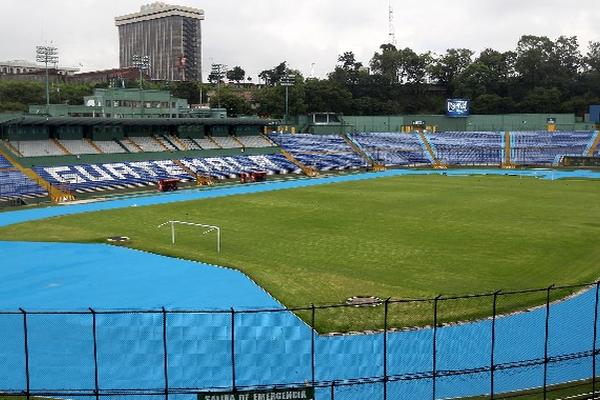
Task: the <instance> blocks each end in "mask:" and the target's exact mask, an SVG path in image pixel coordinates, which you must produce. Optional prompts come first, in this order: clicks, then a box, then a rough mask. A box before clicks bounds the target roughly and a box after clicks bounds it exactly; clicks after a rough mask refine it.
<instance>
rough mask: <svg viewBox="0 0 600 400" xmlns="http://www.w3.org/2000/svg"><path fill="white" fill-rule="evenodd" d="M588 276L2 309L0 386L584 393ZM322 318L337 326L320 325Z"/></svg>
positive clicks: (398, 394)
mask: <svg viewBox="0 0 600 400" xmlns="http://www.w3.org/2000/svg"><path fill="white" fill-rule="evenodd" d="M599 288H600V283H594V284H590V285H576V286H561V287H556V286H551V287H548V288H543V289H538V290H523V291H512V292H502V291H498V292H495V293H487V294H480V295H469V296H438V297H436V298H433V299H405V300H394V299H388V300H381V301H380V300H373V301H372V302H371V303H366V304H365V303H364V302H363V304H362V307H356V306H350V305H345V304H344V305H328V306H311V307H306V308H298V309H271V310H264V309H263V310H235V309H230V310H205V311H200V310H166V309H164V308H163V309H160V310H137V311H129V310H94V309H88V310H78V311H53V312H50V311H34V310H23V309H19V310H14V311H3V312H0V395H2V396H26V397H27V398H30V397H33V396H44V397H56V398H62V397H68V398H76V397H77V398H80V397H84V398H89V399H94V398H95V399H99V398H100V397H102V398H103V399H104V398H115V399H117V398H118V399H124V398H125V397H130V396H131V397H132V396H135V397H136V398H139V397H143V398H148V399H151V398H152V399H156V400H159V399H163V398H164V399H166V400H168V399H169V397H171V398H177V399H178V400H179V399H180V400H187V399H192V398H196V396H198V398H200V399H219V400H221V399H228V400H229V399H238V398H239V399H251V398H253V397H249V396H246V395H247V394H249V393H255V392H256V391H260V393H263V394H265V393H266V395H264V396H266V397H260V396H262V394H261V395H256V397H254V398H257V399H280V398H282V399H283V398H302V396H304V395H305V393H304V394H302V395H299V394H291V393H292V392H289V393H287V394H281V392H279V393H280V394H279V395H276V394H271V395H270V396H271V397H269V391H270V390H271V391H273V390H284V389H285V390H294V389H297V388H311V389H310V390H311V391H312V390H314V396H315V397H316V398H317V399H319V400H321V399H322V400H330V399H331V400H333V399H348V400H351V399H352V400H353V399H357V400H358V399H382V400H388V399H394V400H396V399H397V400H400V399H448V398H469V399H483V398H489V399H494V398H508V397H512V398H543V399H546V398H548V399H550V398H559V397H560V396H559V395H558V394H557V393H567V394H572V393H574V392H573V391H576V392H577V393H584V396H586V395H589V396H590V397H576V398H595V397H594V396H595V395H596V393H597V391H600V390H598V389H599V388H597V387H596V386H597V385H596V374H597V372H598V371H597V358H596V357H597V355H598V346H597V336H598V335H597V328H598V299H599ZM365 306H366V307H365ZM312 328H316V329H312ZM367 328H371V329H372V330H371V331H364V329H367ZM332 329H339V330H340V331H344V333H319V332H318V331H321V332H322V331H326V330H327V331H331V330H332ZM358 330H360V332H358ZM249 391H254V392H249ZM294 393H299V392H294ZM311 393H312V392H311ZM210 396H212V397H210ZM219 396H222V397H219ZM227 396H233V397H227ZM244 396H246V397H244ZM285 396H289V397H285ZM294 396H298V397H294ZM311 396H312V394H311ZM565 397H566V395H565Z"/></svg>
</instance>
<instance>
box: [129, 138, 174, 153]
mask: <svg viewBox="0 0 600 400" xmlns="http://www.w3.org/2000/svg"><path fill="white" fill-rule="evenodd" d="M129 140H131V141H132V142H133V143H135V144H137V145H138V146H139V147H140V148H141V149H142V150H143V151H144V152H157V151H165V148H164V147H163V146H161V144H160V142H159V141H158V140H157V139H156V138H155V137H153V136H130V137H129Z"/></svg>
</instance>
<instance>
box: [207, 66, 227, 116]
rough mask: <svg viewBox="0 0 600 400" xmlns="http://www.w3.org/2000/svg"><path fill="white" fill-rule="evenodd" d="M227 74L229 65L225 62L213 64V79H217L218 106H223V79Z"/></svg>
mask: <svg viewBox="0 0 600 400" xmlns="http://www.w3.org/2000/svg"><path fill="white" fill-rule="evenodd" d="M226 74H227V65H225V64H212V65H211V75H212V76H213V79H216V80H217V107H218V108H221V91H220V87H221V79H223V78H225V75H226Z"/></svg>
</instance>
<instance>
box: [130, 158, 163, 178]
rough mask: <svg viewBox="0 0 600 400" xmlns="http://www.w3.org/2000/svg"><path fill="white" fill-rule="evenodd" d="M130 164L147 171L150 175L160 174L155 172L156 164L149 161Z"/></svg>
mask: <svg viewBox="0 0 600 400" xmlns="http://www.w3.org/2000/svg"><path fill="white" fill-rule="evenodd" d="M129 165H130V166H132V167H135V168H139V169H141V170H143V171H145V172H147V173H148V175H150V176H158V174H157V173H156V172H154V168H153V167H154V166H153V165H152V163H151V162H149V161H138V162H132V163H129Z"/></svg>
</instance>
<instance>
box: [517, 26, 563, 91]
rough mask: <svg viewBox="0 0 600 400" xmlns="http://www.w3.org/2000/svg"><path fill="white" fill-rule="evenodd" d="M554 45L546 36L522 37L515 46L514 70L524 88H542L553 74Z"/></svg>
mask: <svg viewBox="0 0 600 400" xmlns="http://www.w3.org/2000/svg"><path fill="white" fill-rule="evenodd" d="M553 54H554V43H553V42H552V41H551V40H550V39H548V38H547V37H546V36H533V35H525V36H522V37H521V39H520V40H519V43H518V44H517V58H516V61H515V70H516V72H517V74H518V75H519V77H520V82H521V84H522V85H524V86H525V87H526V88H529V89H531V88H534V87H544V86H547V85H548V78H549V76H550V75H551V74H552V73H553V71H552V62H551V60H552V57H553Z"/></svg>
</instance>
